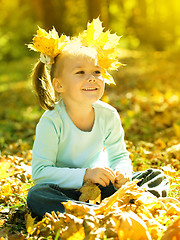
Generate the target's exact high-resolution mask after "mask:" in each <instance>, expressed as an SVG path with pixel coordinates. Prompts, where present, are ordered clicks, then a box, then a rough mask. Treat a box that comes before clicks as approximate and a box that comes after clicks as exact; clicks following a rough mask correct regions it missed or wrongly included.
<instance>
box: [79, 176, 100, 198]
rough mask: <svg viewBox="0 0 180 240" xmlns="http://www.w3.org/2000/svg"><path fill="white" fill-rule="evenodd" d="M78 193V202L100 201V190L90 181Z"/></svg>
mask: <svg viewBox="0 0 180 240" xmlns="http://www.w3.org/2000/svg"><path fill="white" fill-rule="evenodd" d="M79 191H80V192H81V196H80V197H79V201H82V202H87V201H89V200H97V199H99V200H100V196H101V190H100V189H99V187H98V186H97V185H96V184H95V183H92V182H91V181H90V180H88V181H87V182H85V183H84V185H83V186H82V187H81V188H80V189H79ZM98 202H99V201H98Z"/></svg>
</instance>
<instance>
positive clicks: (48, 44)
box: [28, 27, 69, 64]
mask: <svg viewBox="0 0 180 240" xmlns="http://www.w3.org/2000/svg"><path fill="white" fill-rule="evenodd" d="M68 42H69V37H67V36H65V35H61V37H60V38H59V36H58V33H57V31H56V30H55V28H54V27H53V29H52V30H51V31H49V33H48V32H46V31H45V30H43V29H42V28H40V27H39V30H37V35H36V36H35V37H34V38H33V44H28V48H30V49H31V50H34V51H37V52H41V53H43V54H45V55H47V56H49V57H50V59H51V60H50V62H49V63H50V64H52V63H53V62H54V58H55V57H56V56H57V55H58V54H60V53H61V51H62V50H63V48H64V47H65V46H66V45H67V43H68Z"/></svg>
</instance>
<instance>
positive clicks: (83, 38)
mask: <svg viewBox="0 0 180 240" xmlns="http://www.w3.org/2000/svg"><path fill="white" fill-rule="evenodd" d="M103 29H104V28H103V27H102V22H101V21H100V20H99V18H97V19H94V20H93V21H92V22H91V23H88V24H87V30H84V31H83V32H82V33H80V34H79V36H78V37H75V38H73V39H71V38H70V37H69V36H66V35H63V34H62V35H61V36H60V37H59V35H58V33H57V31H56V30H55V28H54V27H53V29H52V30H51V31H49V32H46V31H45V30H43V29H42V28H40V27H39V29H38V30H37V35H35V36H34V38H33V43H32V44H28V48H30V49H31V50H34V51H37V52H40V53H41V55H40V61H42V62H43V63H45V64H46V65H51V64H53V63H54V58H55V57H56V56H57V55H59V54H61V53H62V51H63V49H64V48H65V46H67V45H70V44H72V41H74V40H77V41H78V42H79V43H80V45H81V46H85V47H91V48H94V49H96V52H97V56H98V64H99V66H100V67H101V71H102V76H103V78H104V80H105V82H106V83H108V84H110V83H113V84H115V82H114V79H113V77H112V76H111V75H110V74H109V73H108V72H107V71H108V70H116V69H118V67H119V66H120V65H121V63H120V62H118V53H117V50H116V47H117V45H118V44H119V39H120V37H119V36H117V35H116V34H111V33H110V31H109V30H108V31H105V32H104V31H103Z"/></svg>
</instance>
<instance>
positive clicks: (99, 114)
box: [32, 100, 132, 189]
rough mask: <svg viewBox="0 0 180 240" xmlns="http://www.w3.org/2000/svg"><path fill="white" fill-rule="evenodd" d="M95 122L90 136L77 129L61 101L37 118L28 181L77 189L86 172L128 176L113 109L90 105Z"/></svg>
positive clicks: (126, 156) (120, 130) (128, 164)
mask: <svg viewBox="0 0 180 240" xmlns="http://www.w3.org/2000/svg"><path fill="white" fill-rule="evenodd" d="M93 108H94V111H95V121H94V125H93V128H92V130H91V131H90V132H84V131H81V130H80V129H78V128H77V127H76V126H75V125H74V123H73V122H72V120H71V119H70V117H69V115H68V114H67V112H66V108H65V105H64V103H63V100H61V101H60V102H59V103H57V104H56V105H55V108H54V110H51V111H46V112H45V113H44V114H43V116H42V117H41V119H40V121H39V123H38V125H37V128H36V138H35V142H34V146H33V160H32V178H33V180H34V182H35V183H54V184H58V185H59V186H60V187H62V188H75V189H77V188H80V187H81V186H82V184H83V178H84V174H85V171H86V169H87V168H91V167H110V168H112V169H113V170H122V171H123V170H125V171H128V172H129V173H130V175H131V173H132V167H131V160H130V159H129V152H128V151H127V150H126V146H125V142H124V131H123V128H122V125H121V122H120V117H119V114H118V112H117V111H116V109H115V108H113V107H112V106H110V105H109V104H107V103H104V102H102V101H97V102H96V103H95V104H93Z"/></svg>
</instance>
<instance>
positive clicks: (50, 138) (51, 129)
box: [32, 116, 86, 189]
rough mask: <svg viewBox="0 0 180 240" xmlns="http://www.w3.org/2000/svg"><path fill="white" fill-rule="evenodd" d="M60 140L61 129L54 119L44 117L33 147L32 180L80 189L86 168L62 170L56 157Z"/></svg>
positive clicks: (38, 126) (39, 125)
mask: <svg viewBox="0 0 180 240" xmlns="http://www.w3.org/2000/svg"><path fill="white" fill-rule="evenodd" d="M59 139H60V128H59V127H56V124H55V123H54V122H53V121H52V119H50V118H48V117H46V116H45V117H42V118H41V120H40V122H39V123H38V125H37V127H36V138H35V141H34V146H33V159H32V178H33V181H34V182H35V183H36V184H37V183H53V184H58V185H59V186H60V187H62V188H74V189H77V188H80V187H81V186H82V184H83V177H84V174H85V171H86V168H60V167H57V166H56V156H57V152H58V145H59Z"/></svg>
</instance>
